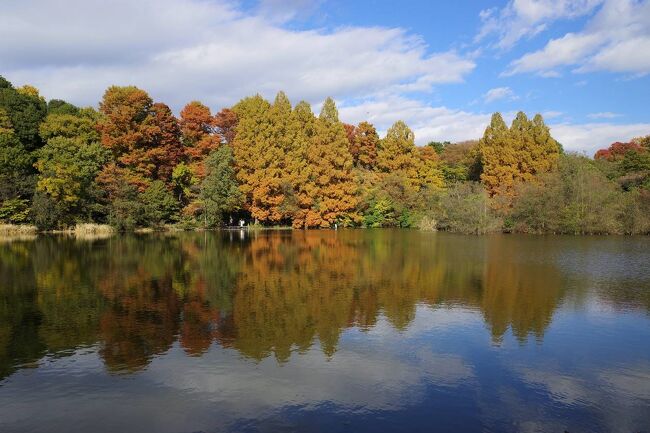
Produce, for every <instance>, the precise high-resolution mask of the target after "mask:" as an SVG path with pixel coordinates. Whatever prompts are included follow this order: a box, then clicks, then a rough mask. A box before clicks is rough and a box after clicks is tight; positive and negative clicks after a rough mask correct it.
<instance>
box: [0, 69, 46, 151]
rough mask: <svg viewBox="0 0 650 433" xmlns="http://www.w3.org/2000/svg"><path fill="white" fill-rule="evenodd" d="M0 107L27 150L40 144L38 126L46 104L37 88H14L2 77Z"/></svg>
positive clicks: (33, 148) (42, 117)
mask: <svg viewBox="0 0 650 433" xmlns="http://www.w3.org/2000/svg"><path fill="white" fill-rule="evenodd" d="M0 78H1V77H0ZM0 109H2V110H4V111H5V114H6V115H7V116H8V117H9V119H10V121H11V124H12V125H13V129H14V132H15V134H16V137H17V138H18V141H19V142H20V143H21V145H22V146H23V147H24V149H25V150H26V151H27V152H31V151H33V150H36V149H38V148H39V147H41V146H42V144H43V142H42V141H41V138H40V136H39V134H38V127H39V125H40V123H41V122H42V121H43V119H44V118H45V115H46V113H47V104H46V103H45V100H44V99H43V98H42V97H41V96H40V95H39V94H38V90H36V89H35V88H33V87H26V88H19V89H15V88H14V87H13V86H12V85H11V83H9V82H8V81H7V80H5V79H4V78H3V79H2V80H1V81H0Z"/></svg>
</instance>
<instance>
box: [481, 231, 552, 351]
mask: <svg viewBox="0 0 650 433" xmlns="http://www.w3.org/2000/svg"><path fill="white" fill-rule="evenodd" d="M529 242H531V239H525V238H524V239H523V240H521V241H520V242H513V241H511V240H510V239H508V238H507V237H503V236H498V237H494V238H493V239H491V241H490V243H489V248H488V251H487V254H486V262H485V263H486V264H485V273H484V281H483V296H482V299H481V310H482V311H483V315H484V316H485V321H486V322H487V323H488V324H489V326H490V327H491V329H492V338H493V339H494V340H495V341H499V340H500V339H501V338H502V336H503V334H504V333H505V332H506V330H507V329H508V327H510V328H511V330H512V333H513V334H514V335H515V337H517V339H518V340H519V341H520V342H524V341H525V340H526V339H527V337H528V335H529V334H533V335H535V337H536V338H537V339H539V340H541V339H542V337H543V336H544V331H545V330H546V327H547V326H548V325H549V323H550V322H551V319H552V316H553V312H554V311H555V309H556V308H557V306H558V303H559V301H560V299H561V296H562V294H563V284H562V280H561V276H560V274H559V273H558V271H557V269H556V268H555V267H554V266H551V265H548V264H546V265H542V264H540V263H535V262H528V261H521V262H519V263H516V265H513V263H512V262H513V261H518V260H520V257H521V255H520V254H519V253H520V252H521V250H522V248H526V245H527V244H528V243H529ZM538 242H539V241H538ZM538 245H539V244H537V246H538ZM530 247H532V248H534V247H535V244H532V243H531V245H530ZM503 257H509V262H508V265H504V261H503Z"/></svg>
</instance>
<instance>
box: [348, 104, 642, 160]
mask: <svg viewBox="0 0 650 433" xmlns="http://www.w3.org/2000/svg"><path fill="white" fill-rule="evenodd" d="M339 112H340V117H341V120H343V121H344V122H348V123H357V122H360V121H362V120H368V121H370V122H372V123H373V124H375V126H376V127H377V129H378V131H379V132H380V134H384V133H385V131H386V130H387V129H388V128H389V127H390V126H391V125H392V124H393V123H394V122H395V121H397V120H403V121H404V122H406V123H407V124H408V125H409V126H410V127H411V129H412V130H413V132H414V133H415V140H416V143H417V144H418V145H419V146H423V145H425V144H426V143H428V142H430V141H446V140H448V141H452V142H457V141H464V140H472V139H479V138H481V137H482V136H483V132H484V131H485V128H486V127H487V125H488V124H489V122H490V117H491V113H481V112H470V111H464V110H457V109H453V108H448V107H444V106H442V107H434V106H431V105H428V104H426V103H424V102H422V101H419V100H415V99H409V98H405V97H400V96H394V95H393V96H385V97H376V98H372V99H368V100H364V101H361V102H358V103H355V104H351V105H341V106H340V107H339ZM502 114H503V115H504V119H505V120H506V122H508V123H509V122H510V121H511V120H512V118H513V117H514V114H515V113H514V112H507V113H502ZM529 114H533V113H529ZM542 114H543V116H544V117H545V118H546V119H547V120H549V119H554V118H558V117H560V116H563V115H564V113H562V112H559V111H547V112H544V113H542ZM547 123H548V124H549V126H550V128H551V134H553V137H555V138H556V139H557V140H558V141H559V142H560V143H562V145H563V146H564V149H565V150H567V151H570V152H580V153H586V154H587V155H588V156H593V154H594V153H595V152H596V151H597V150H598V149H601V148H604V147H608V146H609V145H610V144H611V143H613V142H615V141H629V140H630V139H632V138H633V137H638V136H642V135H648V134H650V123H632V124H614V123H607V122H605V123H602V122H599V123H582V124H580V123H568V122H561V123H553V122H547Z"/></svg>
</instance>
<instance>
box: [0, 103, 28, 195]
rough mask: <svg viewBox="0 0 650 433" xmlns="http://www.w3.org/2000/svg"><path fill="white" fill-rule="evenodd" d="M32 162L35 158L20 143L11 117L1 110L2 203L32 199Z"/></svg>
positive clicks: (0, 184) (0, 192) (0, 191)
mask: <svg viewBox="0 0 650 433" xmlns="http://www.w3.org/2000/svg"><path fill="white" fill-rule="evenodd" d="M32 162H33V158H32V156H31V155H30V153H29V152H28V151H27V150H26V149H25V146H23V145H22V143H21V142H20V139H19V137H18V136H17V135H16V133H15V131H14V129H13V125H12V124H11V120H10V118H9V116H8V115H7V113H6V112H5V110H4V109H1V108H0V202H5V201H6V200H21V199H29V198H30V197H31V195H32V189H33V186H34V183H33V179H34V177H33V174H32V173H33V167H32ZM12 207H13V206H12Z"/></svg>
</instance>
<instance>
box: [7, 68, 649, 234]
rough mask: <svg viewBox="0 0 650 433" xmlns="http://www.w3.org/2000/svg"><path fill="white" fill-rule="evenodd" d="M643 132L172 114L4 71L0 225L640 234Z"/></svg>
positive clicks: (228, 111)
mask: <svg viewBox="0 0 650 433" xmlns="http://www.w3.org/2000/svg"><path fill="white" fill-rule="evenodd" d="M649 150H650V139H649V138H648V137H645V138H639V139H635V140H633V141H631V142H630V143H614V144H613V145H612V146H611V147H610V148H609V149H603V150H601V151H599V152H598V153H597V154H596V155H595V158H594V159H590V158H587V157H584V156H580V155H575V154H567V153H565V152H564V151H563V149H562V146H561V145H560V144H559V143H558V142H557V141H556V140H555V139H553V137H552V136H551V134H550V130H549V128H548V127H547V126H546V125H545V123H544V120H543V118H542V116H541V115H539V114H537V115H536V116H534V118H533V119H532V120H531V119H528V117H527V116H526V115H525V114H524V113H522V112H520V113H518V114H517V116H516V117H515V119H514V120H513V122H512V124H511V126H510V127H508V126H507V125H506V123H505V122H504V120H503V118H502V117H501V115H500V114H499V113H495V114H494V115H493V116H492V120H491V122H490V124H489V125H488V127H487V128H486V130H485V134H484V136H483V137H482V138H481V139H480V140H478V141H467V142H462V143H453V144H452V143H449V142H432V143H429V144H428V145H427V146H423V147H418V146H416V145H415V137H414V134H413V131H412V130H411V129H409V127H408V126H407V125H406V124H405V123H404V122H402V121H398V122H396V123H395V124H394V125H393V126H392V127H391V128H389V129H388V131H387V132H386V135H385V136H384V137H380V136H379V134H378V133H377V131H376V129H375V127H374V126H373V125H372V124H371V123H369V122H365V121H364V122H361V123H359V124H358V125H350V124H346V123H343V122H342V121H341V120H340V119H339V116H338V111H337V108H336V105H335V103H334V101H333V100H332V99H331V98H328V99H327V100H325V102H324V103H323V106H322V109H321V111H320V114H319V115H318V116H316V115H315V114H314V113H313V112H312V109H311V107H310V105H309V104H308V103H307V102H304V101H301V102H299V103H297V104H296V105H295V106H292V104H291V102H290V101H289V99H288V98H287V96H286V95H285V94H284V93H283V92H279V93H278V95H277V96H276V98H275V100H274V101H273V102H269V101H267V100H265V99H264V98H262V97H261V96H259V95H255V96H252V97H247V98H244V99H242V100H241V101H239V102H238V103H237V104H235V105H234V106H232V107H229V108H224V109H222V110H221V111H219V112H218V113H216V114H213V113H212V112H211V110H210V108H209V107H207V106H206V105H204V104H202V103H201V102H198V101H193V102H190V103H188V104H187V105H186V106H185V107H184V108H183V109H182V110H181V111H180V113H179V116H178V117H176V116H175V115H174V113H173V112H172V110H171V109H170V108H169V107H168V106H167V105H165V104H164V103H161V102H154V101H153V100H152V98H151V97H150V96H149V95H148V94H147V93H146V92H145V91H144V90H141V89H139V88H137V87H134V86H126V87H119V86H112V87H110V88H108V89H107V90H106V92H105V93H104V95H103V98H102V100H101V101H100V103H99V106H98V109H94V108H90V107H88V108H80V107H76V106H74V105H72V104H70V103H68V102H65V101H62V100H50V101H46V100H45V99H44V98H43V97H42V96H40V94H39V92H38V90H37V89H36V88H34V87H32V86H29V85H25V86H23V87H18V88H15V87H14V86H13V85H12V84H11V83H10V82H8V81H7V80H5V79H4V78H2V77H0V223H5V224H35V225H36V226H37V227H39V228H40V229H44V230H52V229H64V228H67V227H70V226H74V225H75V224H78V223H88V222H91V223H106V224H110V225H112V226H114V227H115V228H117V229H119V230H133V229H135V228H137V227H162V226H163V225H166V224H175V225H177V226H179V227H182V228H197V227H206V228H211V227H219V226H222V225H225V224H226V225H227V224H231V223H232V221H238V220H239V219H245V220H247V221H250V222H253V223H256V224H260V225H287V226H289V225H290V226H292V227H294V228H327V227H333V226H335V225H337V226H351V227H420V228H428V229H441V230H450V231H459V232H466V233H485V232H490V231H500V230H505V231H522V232H538V233H545V232H553V233H648V232H649V231H650V220H649V217H648V215H649V213H648V210H650V192H649V191H650V156H649V155H650V152H649Z"/></svg>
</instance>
